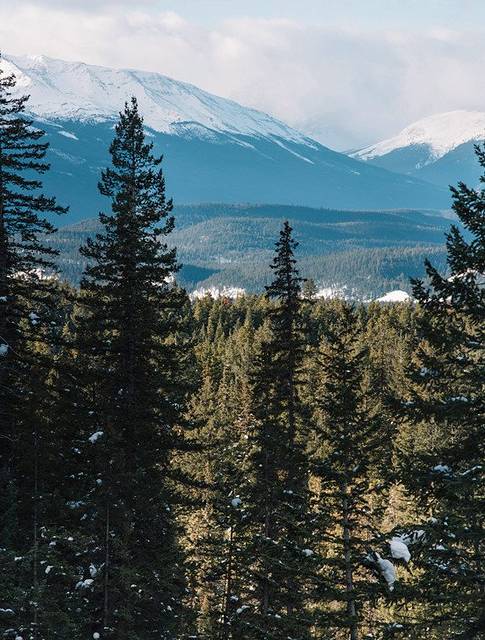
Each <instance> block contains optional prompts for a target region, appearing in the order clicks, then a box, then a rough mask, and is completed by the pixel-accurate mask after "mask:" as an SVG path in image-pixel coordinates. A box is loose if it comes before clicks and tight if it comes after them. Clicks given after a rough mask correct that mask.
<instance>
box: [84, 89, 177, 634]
mask: <svg viewBox="0 0 485 640" xmlns="http://www.w3.org/2000/svg"><path fill="white" fill-rule="evenodd" d="M110 154H111V159H112V166H111V167H110V168H108V169H106V170H105V171H103V173H102V178H101V182H100V185H99V189H100V192H101V194H102V195H104V196H106V197H108V198H109V199H110V200H111V208H112V213H111V214H105V213H101V214H100V221H101V223H102V225H103V232H102V233H100V234H98V235H97V236H96V238H95V239H89V240H88V242H87V243H86V245H85V246H84V247H82V254H83V256H84V257H85V258H87V260H88V267H87V268H86V271H85V274H84V277H83V280H82V283H81V293H80V307H81V308H80V312H79V313H78V315H77V318H76V319H77V323H78V326H77V329H76V331H77V335H76V349H77V352H78V354H79V356H78V358H79V362H78V371H79V372H80V373H79V376H80V380H81V383H80V387H81V398H80V401H79V407H78V409H77V412H78V413H79V414H80V415H82V416H83V417H84V422H83V424H82V425H80V432H79V437H78V441H79V450H80V451H81V456H82V459H83V460H84V468H85V471H84V475H83V478H82V481H81V482H80V487H79V493H78V497H77V500H76V504H77V505H78V508H79V511H78V513H79V523H80V526H81V533H80V536H81V539H82V540H87V541H88V542H87V546H86V548H85V549H83V551H82V553H78V555H79V556H80V557H81V559H82V561H83V566H84V572H83V574H82V575H81V577H80V580H79V582H78V584H77V591H78V592H79V594H80V596H79V597H80V601H81V603H82V604H81V605H80V606H81V607H83V610H84V612H85V615H84V630H85V632H87V633H89V634H93V633H95V634H100V637H101V638H104V637H116V638H120V639H121V638H130V640H134V639H136V638H140V639H141V638H143V640H145V639H147V638H152V637H153V638H167V639H168V638H174V637H176V635H177V633H178V629H179V628H180V624H181V620H180V616H181V600H182V596H183V592H184V582H183V577H182V571H181V566H180V554H179V551H178V546H177V541H176V527H175V522H174V514H173V508H174V504H173V502H174V496H173V489H172V482H171V468H170V459H171V454H172V451H173V449H174V447H175V446H176V445H177V437H176V435H175V427H176V426H177V424H178V422H179V419H180V414H181V411H182V410H183V405H184V389H183V388H181V381H182V380H183V379H184V374H183V372H182V369H183V366H184V361H185V354H184V344H183V342H181V339H180V336H179V335H178V333H177V332H178V329H179V327H180V317H181V312H182V310H183V306H184V304H185V296H184V293H183V292H182V291H181V290H180V289H178V287H177V286H176V284H175V282H174V280H173V278H174V274H175V273H176V272H177V269H178V266H177V262H176V254H175V250H174V249H170V248H169V247H168V246H167V244H165V243H164V242H163V238H164V237H166V236H167V235H168V234H169V233H170V232H171V231H172V229H173V226H174V219H173V217H172V215H171V212H172V201H171V200H167V199H166V197H165V180H164V176H163V172H162V170H161V168H160V164H161V161H162V158H158V157H155V156H154V155H153V151H152V144H148V143H146V141H145V136H144V129H143V120H142V118H141V116H140V115H139V112H138V105H137V102H136V100H135V98H133V99H132V100H131V103H129V104H126V105H125V109H124V111H123V112H122V113H121V114H120V119H119V122H118V124H117V125H116V128H115V137H114V140H113V142H112V144H111V147H110Z"/></svg>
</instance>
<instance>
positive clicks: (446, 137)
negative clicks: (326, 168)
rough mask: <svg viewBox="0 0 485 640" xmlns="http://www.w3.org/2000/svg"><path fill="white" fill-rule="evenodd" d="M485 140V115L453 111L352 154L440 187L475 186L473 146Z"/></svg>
mask: <svg viewBox="0 0 485 640" xmlns="http://www.w3.org/2000/svg"><path fill="white" fill-rule="evenodd" d="M483 140H485V111H463V110H461V111H450V112H447V113H439V114H436V115H433V116H429V117H427V118H423V119H422V120H418V121H417V122H414V123H413V124H411V125H409V126H408V127H406V128H405V129H403V130H402V131H401V132H400V133H398V134H397V135H396V136H393V137H391V138H388V139H387V140H383V141H381V142H378V143H377V144H373V145H370V146H369V147H366V148H364V149H361V150H359V151H356V152H354V153H352V154H351V155H352V157H354V158H357V159H360V160H364V161H366V162H370V163H372V164H374V165H377V166H380V167H383V168H386V169H389V170H391V171H398V172H400V173H407V174H408V175H412V176H416V177H422V178H423V179H425V180H429V181H431V182H435V183H436V184H448V183H450V182H451V183H454V182H456V181H457V180H462V179H465V180H471V181H472V182H475V181H476V179H477V178H478V175H479V171H478V166H477V163H476V160H475V158H474V153H473V145H474V144H475V143H477V142H481V141H483Z"/></svg>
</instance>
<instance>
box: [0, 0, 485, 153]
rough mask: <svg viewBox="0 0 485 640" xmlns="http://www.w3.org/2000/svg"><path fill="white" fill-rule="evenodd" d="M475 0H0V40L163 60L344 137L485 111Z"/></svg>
mask: <svg viewBox="0 0 485 640" xmlns="http://www.w3.org/2000/svg"><path fill="white" fill-rule="evenodd" d="M484 36H485V0H171V1H169V0H130V1H127V0H104V1H103V0H36V1H28V0H0V47H1V49H2V50H4V51H5V52H6V53H12V54H24V53H41V54H44V55H48V56H52V57H58V58H64V59H67V60H82V61H84V62H87V63H92V64H102V65H107V66H115V67H133V68H139V69H146V70H151V71H159V72H161V73H164V74H166V75H169V76H172V77H174V78H176V79H179V80H186V81H189V82H192V83H194V84H196V85H198V86H200V87H202V88H203V89H206V90H208V91H211V92H213V93H217V94H219V95H222V96H226V97H229V98H233V99H235V100H237V101H239V102H241V103H243V104H247V105H250V106H253V107H257V108H259V109H263V110H264V111H268V112H270V113H271V114H273V115H276V116H277V117H279V118H281V119H283V120H285V121H286V122H288V123H289V124H291V125H293V126H296V127H298V128H300V129H302V130H304V131H305V132H306V133H309V134H311V135H313V136H314V137H316V138H318V139H319V140H321V141H322V142H323V143H324V144H328V145H329V146H331V147H334V148H337V149H348V148H356V147H359V146H363V145H365V144H368V143H371V142H375V141H377V140H379V139H382V138H385V137H387V136H389V135H392V134H394V133H397V131H399V130H400V129H401V128H403V127H404V126H406V125H407V124H409V123H410V122H412V121H414V120H416V119H418V118H421V117H423V116H427V115H431V114H433V113H439V112H443V111H450V110H453V109H477V110H485V82H484V80H483V78H484V69H485V37H484Z"/></svg>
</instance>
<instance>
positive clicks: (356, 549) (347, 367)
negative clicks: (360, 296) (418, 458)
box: [309, 304, 394, 640]
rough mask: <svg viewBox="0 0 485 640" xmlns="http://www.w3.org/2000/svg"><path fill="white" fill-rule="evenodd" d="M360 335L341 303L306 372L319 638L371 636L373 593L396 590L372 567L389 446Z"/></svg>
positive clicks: (375, 625) (382, 510) (377, 545)
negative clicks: (368, 633) (311, 412)
mask: <svg viewBox="0 0 485 640" xmlns="http://www.w3.org/2000/svg"><path fill="white" fill-rule="evenodd" d="M360 331H361V329H360V323H359V318H358V315H357V313H356V312H355V311H354V310H353V309H352V307H350V306H348V305H345V304H343V305H342V306H341V308H340V309H337V313H336V314H335V316H334V318H333V319H332V321H331V323H330V326H329V327H328V329H327V331H326V332H325V337H324V339H323V341H322V344H321V346H320V353H319V355H318V356H317V359H316V362H315V364H314V366H313V368H312V370H311V373H312V375H314V376H315V378H316V380H317V383H316V384H315V383H313V384H314V391H313V397H312V399H311V404H312V406H313V407H314V416H313V423H314V427H313V432H312V437H311V439H310V442H309V456H310V460H311V469H312V475H313V478H314V485H315V492H314V509H315V521H314V522H315V533H314V539H315V541H316V546H317V550H318V551H319V552H320V560H319V565H318V566H319V569H320V571H319V576H318V577H319V580H316V581H315V592H316V594H317V595H316V597H315V601H316V602H317V604H316V611H315V623H316V627H317V629H318V635H317V637H318V638H340V637H342V638H344V637H345V638H347V637H350V638H351V639H352V640H355V639H357V638H360V637H361V636H362V634H363V633H364V631H371V630H377V629H378V621H377V620H376V619H375V615H374V616H370V615H369V607H370V608H371V609H375V606H376V601H377V600H378V597H379V594H382V593H383V592H384V593H385V592H386V591H387V592H391V591H392V589H393V588H394V587H393V584H387V583H386V581H385V580H384V579H383V577H382V575H381V572H380V569H379V566H378V563H377V560H378V558H379V557H380V556H379V555H378V554H379V551H381V553H382V550H381V545H382V541H383V539H382V536H383V531H382V519H383V514H384V513H385V508H386V506H387V504H386V499H385V498H386V495H387V494H388V489H389V483H388V482H387V481H386V479H385V478H386V472H387V469H386V468H385V462H386V458H387V460H388V459H389V458H390V455H389V451H391V452H392V448H393V445H392V439H385V437H386V436H388V435H389V434H388V433H387V432H386V429H385V423H384V420H383V417H384V413H383V409H382V406H381V397H382V393H381V394H380V393H379V387H378V385H377V380H375V379H373V378H372V375H370V368H369V362H368V353H367V350H366V349H365V348H362V346H361V345H360ZM376 578H377V580H376ZM378 582H380V585H379V584H378ZM329 603H333V606H332V607H331V608H329V607H328V604H329ZM322 605H323V606H322ZM344 630H345V632H344Z"/></svg>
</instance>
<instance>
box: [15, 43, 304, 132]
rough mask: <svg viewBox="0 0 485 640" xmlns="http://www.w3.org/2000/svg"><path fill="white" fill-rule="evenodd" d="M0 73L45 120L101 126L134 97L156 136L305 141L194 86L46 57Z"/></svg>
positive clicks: (275, 122) (258, 113)
mask: <svg viewBox="0 0 485 640" xmlns="http://www.w3.org/2000/svg"><path fill="white" fill-rule="evenodd" d="M3 57H4V60H3V62H2V67H3V69H4V71H5V72H7V73H9V72H10V73H14V74H15V76H16V78H17V88H18V92H19V93H26V92H28V93H29V94H30V101H29V109H30V110H31V111H32V112H33V113H34V114H35V115H36V116H40V117H42V118H46V119H55V120H58V119H62V120H75V121H79V122H104V121H106V120H110V119H115V118H116V117H117V116H118V113H119V111H120V109H121V107H122V106H123V103H124V101H125V100H127V99H128V98H129V97H130V96H136V98H137V100H138V104H139V107H140V111H141V112H142V113H143V116H144V119H145V123H146V125H147V126H148V127H150V128H151V129H153V130H154V131H157V132H159V133H167V134H175V135H180V134H182V135H184V134H186V133H187V132H189V131H190V129H191V128H192V129H193V131H194V134H195V135H197V136H201V135H202V136H203V135H204V132H203V129H204V128H206V129H207V133H206V135H208V134H209V132H211V131H212V132H221V133H227V134H239V135H244V136H255V137H271V136H276V137H279V138H282V139H287V140H290V141H293V142H298V143H301V144H311V141H310V140H309V139H308V138H305V136H303V135H302V134H301V133H299V132H298V131H295V130H294V129H292V128H291V127H289V126H287V125H286V124H284V123H283V122H281V121H279V120H276V119H275V118H272V117H271V116H269V115H267V114H266V113H262V112H261V111H256V110H255V109H250V108H248V107H242V106H241V105H239V104H237V102H233V101H232V100H227V99H225V98H220V97H218V96H214V95H212V94H210V93H207V92H206V91H202V90H201V89H199V88H198V87H195V86H194V85H191V84H188V83H185V82H179V81H176V80H172V79H171V78H168V77H167V76H164V75H162V74H160V73H151V72H147V71H136V70H132V69H109V68H107V67H100V66H94V65H87V64H84V63H83V62H65V61H63V60H55V59H53V58H48V57H46V56H37V55H36V56H21V57H20V56H5V55H4V56H3Z"/></svg>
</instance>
